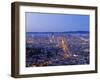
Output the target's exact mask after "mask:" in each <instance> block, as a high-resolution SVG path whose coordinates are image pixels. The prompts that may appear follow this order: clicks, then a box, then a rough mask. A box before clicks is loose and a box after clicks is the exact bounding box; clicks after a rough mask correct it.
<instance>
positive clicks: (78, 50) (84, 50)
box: [25, 12, 90, 67]
mask: <svg viewBox="0 0 100 80" xmlns="http://www.w3.org/2000/svg"><path fill="white" fill-rule="evenodd" d="M89 18H90V17H89V15H76V14H49V13H32V12H26V13H25V20H26V23H25V24H26V67H33V66H34V67H35V66H36V67H42V66H61V65H87V64H89V63H90V62H89V61H90V58H89V56H90V54H89Z"/></svg>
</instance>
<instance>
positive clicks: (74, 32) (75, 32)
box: [27, 31, 89, 34]
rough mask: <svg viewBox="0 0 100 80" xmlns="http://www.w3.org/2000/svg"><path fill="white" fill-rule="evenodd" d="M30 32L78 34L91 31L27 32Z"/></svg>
mask: <svg viewBox="0 0 100 80" xmlns="http://www.w3.org/2000/svg"><path fill="white" fill-rule="evenodd" d="M27 33H29V34H32V33H34V34H50V33H52V34H53V33H56V34H61V33H73V34H77V33H80V34H86V33H89V31H66V32H65V31H64V32H27Z"/></svg>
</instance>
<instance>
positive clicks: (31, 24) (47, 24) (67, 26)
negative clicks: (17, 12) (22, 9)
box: [25, 12, 90, 32]
mask: <svg viewBox="0 0 100 80" xmlns="http://www.w3.org/2000/svg"><path fill="white" fill-rule="evenodd" d="M89 18H90V17H89V15H74V14H46V13H31V12H26V13H25V20H26V32H65V31H89Z"/></svg>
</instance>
